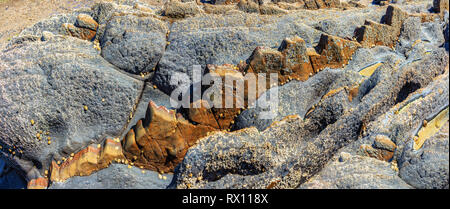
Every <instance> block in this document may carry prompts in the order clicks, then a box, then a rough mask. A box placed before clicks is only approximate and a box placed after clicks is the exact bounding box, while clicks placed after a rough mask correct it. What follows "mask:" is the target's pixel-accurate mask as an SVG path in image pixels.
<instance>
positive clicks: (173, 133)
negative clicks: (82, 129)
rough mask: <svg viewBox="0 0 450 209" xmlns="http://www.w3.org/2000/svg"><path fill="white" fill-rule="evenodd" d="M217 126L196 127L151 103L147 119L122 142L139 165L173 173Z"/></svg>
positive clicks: (128, 155) (127, 153) (125, 152)
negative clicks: (186, 154) (188, 152)
mask: <svg viewBox="0 0 450 209" xmlns="http://www.w3.org/2000/svg"><path fill="white" fill-rule="evenodd" d="M213 130H215V129H214V128H213V127H210V126H206V125H202V124H199V125H194V124H191V123H189V122H188V121H187V120H185V119H184V118H183V117H182V116H181V114H176V113H175V111H174V110H168V109H167V108H165V107H164V106H157V105H156V104H155V103H154V102H152V101H150V103H149V104H148V108H147V112H146V115H145V118H144V119H143V120H139V121H138V122H137V124H136V125H135V126H134V127H133V128H132V129H131V130H130V131H129V132H128V133H127V135H126V136H125V137H124V139H123V140H122V145H123V149H124V154H125V156H126V158H127V159H128V160H129V161H130V162H133V163H134V165H136V166H142V167H144V168H146V169H151V170H155V171H160V172H166V173H167V172H172V171H173V168H174V167H175V166H176V165H177V164H178V163H180V162H181V160H182V159H183V157H184V155H185V153H186V151H187V149H188V148H189V147H190V146H192V145H193V144H194V143H195V142H196V141H197V140H198V139H199V138H201V137H203V136H206V134H207V133H208V132H210V131H213Z"/></svg>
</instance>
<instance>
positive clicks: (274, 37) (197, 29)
mask: <svg viewBox="0 0 450 209" xmlns="http://www.w3.org/2000/svg"><path fill="white" fill-rule="evenodd" d="M170 30H171V33H170V36H169V42H170V45H168V46H167V49H166V51H165V53H164V55H163V57H162V58H161V61H160V62H159V65H158V69H157V71H156V72H155V76H154V78H153V83H155V84H156V85H157V86H158V88H159V89H161V90H162V91H163V92H165V93H167V94H170V93H171V92H172V91H173V90H174V89H175V88H176V87H179V86H181V87H185V88H187V87H188V86H189V85H190V81H189V79H185V77H183V76H182V75H188V76H192V68H193V65H201V66H202V68H203V69H204V68H205V67H206V64H217V65H221V64H237V63H239V62H240V61H241V60H246V59H247V58H248V57H250V55H251V53H252V52H253V50H254V49H255V48H256V47H257V46H268V47H272V48H278V46H279V45H280V44H281V41H282V40H283V39H284V38H286V37H289V36H293V35H298V36H299V37H301V38H303V39H304V40H305V41H306V43H307V44H308V45H309V46H311V44H312V43H313V42H315V41H318V40H319V38H320V34H321V33H320V32H319V31H317V30H314V29H313V28H310V27H308V26H306V25H304V24H302V23H300V21H299V20H298V19H295V18H289V17H284V18H277V17H271V16H260V15H256V14H247V13H241V12H239V13H233V14H229V15H204V16H197V17H194V18H186V19H183V20H180V21H177V22H175V23H173V25H172V27H171V29H170ZM172 77H173V78H177V77H179V78H180V79H179V80H178V83H177V84H172V85H171V84H170V83H171V82H170V81H171V79H172ZM188 78H189V77H188ZM175 80H176V79H175Z"/></svg>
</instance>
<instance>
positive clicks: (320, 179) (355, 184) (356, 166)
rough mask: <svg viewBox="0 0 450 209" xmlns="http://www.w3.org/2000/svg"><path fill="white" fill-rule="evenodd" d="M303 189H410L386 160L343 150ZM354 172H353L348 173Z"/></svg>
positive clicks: (304, 185)
mask: <svg viewBox="0 0 450 209" xmlns="http://www.w3.org/2000/svg"><path fill="white" fill-rule="evenodd" d="M336 157H337V158H333V159H332V160H331V162H329V164H328V165H326V166H325V168H323V169H322V170H321V171H320V173H318V174H317V176H315V177H313V178H311V179H310V180H309V181H308V182H306V183H304V184H302V185H301V186H300V188H301V189H349V188H354V189H411V188H412V187H411V186H410V185H408V184H407V183H405V182H404V181H403V180H402V179H401V178H400V177H399V176H398V173H397V172H396V171H395V170H393V169H392V168H391V165H390V164H389V163H387V162H383V161H379V160H376V159H374V158H370V157H363V156H359V155H356V156H354V155H351V154H349V153H346V152H341V153H339V155H337V156H336ZM349 173H351V174H352V175H348V174H349Z"/></svg>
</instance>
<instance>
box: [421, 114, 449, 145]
mask: <svg viewBox="0 0 450 209" xmlns="http://www.w3.org/2000/svg"><path fill="white" fill-rule="evenodd" d="M448 119H449V117H448V107H447V108H446V109H444V110H442V111H441V112H440V113H439V114H438V115H437V116H436V117H434V118H433V119H432V120H431V121H429V122H427V125H426V126H423V127H422V128H421V129H420V130H419V132H418V133H417V137H415V138H414V150H418V149H420V148H421V147H422V146H423V144H424V143H425V141H426V140H427V139H428V138H430V137H431V136H433V135H434V134H436V133H437V132H438V131H439V130H440V129H441V128H442V126H443V125H444V124H445V123H446V122H447V121H448Z"/></svg>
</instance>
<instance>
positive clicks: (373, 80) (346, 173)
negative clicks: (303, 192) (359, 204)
mask: <svg viewBox="0 0 450 209" xmlns="http://www.w3.org/2000/svg"><path fill="white" fill-rule="evenodd" d="M374 3H377V5H375V4H367V2H366V1H358V2H356V1H342V2H340V1H339V0H336V1H335V0H236V1H235V0H216V1H208V2H202V1H194V0H170V1H165V2H164V5H163V3H160V4H159V6H152V5H148V4H144V3H141V2H139V1H137V0H115V1H108V2H100V3H97V4H95V5H94V6H93V7H92V8H90V9H89V8H83V9H79V10H77V11H75V12H73V13H71V14H58V15H55V16H53V17H51V18H49V19H46V20H42V21H39V22H37V23H36V24H35V25H33V26H31V27H29V28H27V29H25V30H23V31H22V32H21V33H20V34H19V35H17V36H16V37H14V38H12V39H11V41H10V42H9V43H8V45H7V47H6V48H3V49H1V51H0V115H1V116H0V188H5V187H6V188H29V189H45V188H55V189H56V188H166V187H168V188H438V189H441V188H448V176H449V174H448V173H449V166H448V165H449V163H448V161H449V159H448V124H449V123H448V97H449V94H448V93H449V88H448V83H449V77H448V56H449V55H448V40H449V38H448V14H449V13H448V1H439V0H436V1H433V4H431V2H430V1H428V2H427V1H413V2H411V1H395V2H389V3H388V2H386V1H379V2H378V1H375V2H374ZM378 4H379V5H378ZM388 4H389V5H388ZM0 45H1V44H0ZM195 65H198V66H200V67H199V69H200V70H201V71H202V74H206V73H213V74H214V75H217V77H215V78H217V80H214V84H215V82H216V81H217V82H219V81H221V82H222V83H225V81H226V77H227V78H228V77H230V78H233V79H234V80H235V81H236V83H240V82H242V83H246V85H245V86H244V88H243V89H240V87H238V86H234V85H233V84H230V83H225V84H226V85H224V86H215V85H213V84H212V83H208V84H207V85H203V86H198V85H196V84H198V83H192V82H191V81H192V80H193V79H192V78H193V72H194V71H193V69H194V66H195ZM252 73H273V74H275V75H277V76H278V81H274V82H273V83H266V84H265V86H264V85H262V86H261V88H260V89H258V90H256V89H253V88H250V86H249V84H250V82H249V81H247V80H246V79H247V78H248V76H250V75H251V74H252ZM258 79H266V82H267V81H269V78H268V77H266V78H264V77H262V78H258ZM247 84H248V85H247ZM209 88H212V90H216V91H217V92H219V93H221V94H219V95H221V96H222V98H221V99H222V100H220V99H218V97H216V95H209V94H208V95H206V97H202V98H196V97H192V98H188V100H187V101H188V106H189V108H187V107H185V106H184V107H175V106H173V104H171V99H170V98H171V96H172V99H174V98H175V97H174V96H177V95H171V93H173V92H175V90H177V91H178V92H180V91H181V92H183V93H187V92H191V91H196V90H199V89H200V92H201V93H202V95H203V93H206V92H207V91H208V90H210V89H209ZM240 90H242V91H240ZM241 92H244V97H241V98H236V97H231V98H230V97H226V95H224V93H225V94H231V95H233V96H237V95H240V93H241ZM250 93H254V94H255V95H256V96H255V98H252V97H251V96H250V95H249V94H250ZM178 96H179V95H178ZM183 96H184V95H183ZM275 97H277V100H274V98H275ZM268 98H269V100H268V101H269V102H267V99H268ZM227 103H231V104H232V106H231V107H230V106H228V107H225V108H222V107H223V106H224V105H226V104H227ZM212 104H213V105H212ZM219 106H220V107H219ZM272 113H275V116H274V117H272V118H270V119H267V118H265V119H263V118H262V117H260V116H261V115H264V114H266V115H267V114H272ZM155 171H157V172H159V174H158V173H157V172H155ZM172 172H173V174H167V173H172ZM172 175H173V179H172ZM169 182H170V185H169Z"/></svg>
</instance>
